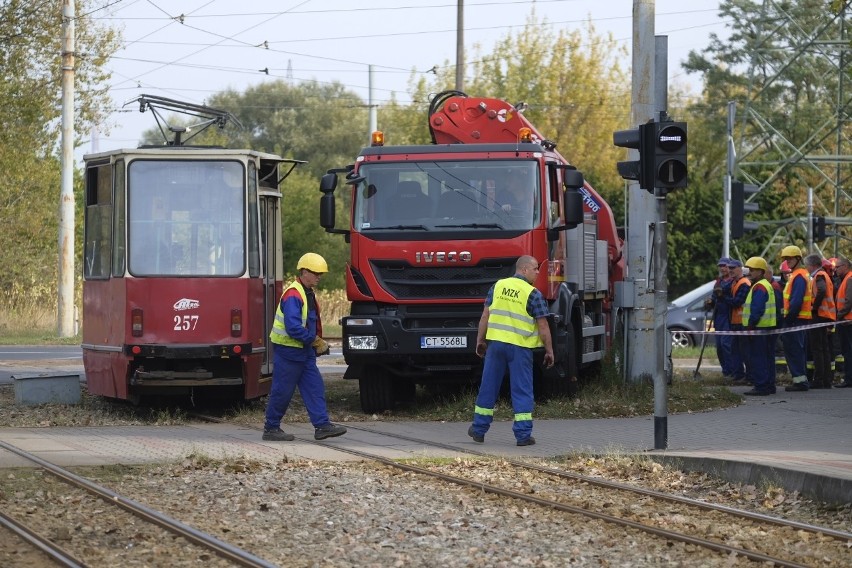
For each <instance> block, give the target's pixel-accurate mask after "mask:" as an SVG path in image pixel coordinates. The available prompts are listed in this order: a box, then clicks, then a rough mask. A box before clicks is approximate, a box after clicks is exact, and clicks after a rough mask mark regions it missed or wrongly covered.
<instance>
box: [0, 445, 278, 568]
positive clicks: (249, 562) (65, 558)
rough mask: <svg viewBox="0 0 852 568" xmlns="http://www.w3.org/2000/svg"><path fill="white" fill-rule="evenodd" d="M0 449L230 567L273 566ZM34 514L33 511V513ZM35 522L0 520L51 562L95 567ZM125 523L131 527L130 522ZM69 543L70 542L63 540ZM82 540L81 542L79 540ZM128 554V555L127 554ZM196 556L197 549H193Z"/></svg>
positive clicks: (56, 513) (28, 457) (53, 468)
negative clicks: (218, 558)
mask: <svg viewBox="0 0 852 568" xmlns="http://www.w3.org/2000/svg"><path fill="white" fill-rule="evenodd" d="M0 448H2V449H4V450H7V451H9V452H12V453H14V454H16V455H18V456H20V457H22V458H24V459H26V460H28V461H31V462H33V463H34V464H36V465H37V466H39V467H40V468H42V469H43V470H44V471H45V472H47V473H49V474H51V475H53V476H55V477H57V478H59V479H61V480H62V481H63V482H65V483H66V484H68V485H69V486H70V487H71V488H72V491H77V492H79V493H80V494H84V493H87V494H89V495H92V496H95V497H99V498H100V499H102V500H103V501H104V502H106V503H109V504H110V505H111V506H114V507H118V508H120V509H123V510H124V511H126V512H127V513H128V515H132V516H134V517H137V518H139V519H142V520H143V521H145V522H146V523H148V524H150V525H154V527H156V528H155V530H162V531H167V532H169V533H172V534H173V535H175V536H177V537H180V538H182V539H185V540H186V541H187V542H188V543H191V544H193V545H195V546H196V547H198V548H200V549H202V550H204V551H206V552H211V553H213V554H215V555H217V556H219V557H221V558H222V559H224V560H226V561H227V562H229V563H230V565H237V566H247V567H252V568H255V567H257V568H275V566H276V565H275V564H273V563H270V562H267V561H266V560H264V559H262V558H259V557H257V556H255V555H253V554H251V553H249V552H247V551H245V550H242V549H240V548H237V547H235V546H233V545H231V544H228V543H227V542H223V541H221V540H219V539H217V538H216V537H214V536H212V535H210V534H207V533H204V532H202V531H199V530H196V529H194V528H193V527H191V526H188V525H186V524H184V523H182V522H180V521H178V520H176V519H173V518H171V517H169V516H167V515H164V514H163V513H161V512H159V511H156V510H154V509H151V508H149V507H147V506H145V505H143V504H142V503H138V502H136V501H134V500H132V499H129V498H127V497H124V496H122V495H119V494H118V493H115V492H113V491H111V490H110V489H108V488H106V487H103V486H101V485H98V484H96V483H93V482H92V481H89V480H87V479H85V478H83V477H80V476H78V475H76V474H74V473H72V472H70V471H68V470H67V469H64V468H61V467H59V466H56V465H54V464H52V463H50V462H48V461H45V460H43V459H41V458H39V457H38V456H35V455H33V454H30V453H29V452H25V451H23V450H21V449H20V448H17V447H15V446H13V445H11V444H7V443H5V442H2V441H0ZM84 497H85V495H80V496H76V497H75V496H69V495H67V494H64V493H63V496H62V499H47V500H46V502H49V504H50V506H51V510H50V511H39V512H37V513H41V514H43V515H47V516H50V517H59V516H60V515H61V511H60V510H54V509H53V507H58V501H68V500H70V501H72V502H76V500H77V499H82V498H84ZM34 513H36V512H34ZM92 514H93V515H96V514H98V511H97V510H96V508H95V507H94V505H93V507H92ZM32 516H33V518H34V519H38V518H40V516H39V515H38V514H34V515H32ZM34 524H35V522H24V521H22V520H21V519H14V518H12V517H9V516H7V515H5V514H3V515H2V517H0V525H2V526H4V527H6V529H8V530H10V531H12V532H13V533H15V534H16V535H18V537H20V538H22V539H23V540H24V541H26V542H27V543H29V544H30V545H32V546H33V547H35V548H37V549H38V550H39V551H41V552H42V553H43V554H45V555H46V556H47V557H49V558H50V559H51V560H53V561H54V563H56V564H59V565H62V566H68V567H78V566H87V565H97V564H87V563H86V561H85V559H81V558H83V557H84V556H85V554H86V550H85V549H86V548H89V547H87V546H83V547H82V548H83V549H84V550H83V551H82V552H81V551H77V550H74V551H69V550H66V548H68V546H65V547H63V546H61V545H59V544H58V543H57V542H56V540H57V539H56V537H54V538H50V537H49V536H47V535H45V534H44V530H43V525H42V526H40V527H39V528H38V529H36V528H35V527H33V525H34ZM128 524H131V525H132V524H133V523H132V521H131V522H129V523H128ZM139 530H142V529H138V527H136V528H134V532H138V531H139ZM66 540H68V541H69V542H70V541H71V539H70V538H69V539H66ZM80 540H85V539H80ZM128 554H132V551H131V552H128ZM196 554H197V549H196Z"/></svg>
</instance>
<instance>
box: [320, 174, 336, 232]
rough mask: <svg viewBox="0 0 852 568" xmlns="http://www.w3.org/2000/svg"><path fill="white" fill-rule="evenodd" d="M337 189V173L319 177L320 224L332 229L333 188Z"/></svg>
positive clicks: (326, 228)
mask: <svg viewBox="0 0 852 568" xmlns="http://www.w3.org/2000/svg"><path fill="white" fill-rule="evenodd" d="M335 189H337V174H325V175H324V176H322V178H321V179H320V191H321V192H322V197H320V226H321V227H322V228H324V229H325V230H329V229H334V190H335Z"/></svg>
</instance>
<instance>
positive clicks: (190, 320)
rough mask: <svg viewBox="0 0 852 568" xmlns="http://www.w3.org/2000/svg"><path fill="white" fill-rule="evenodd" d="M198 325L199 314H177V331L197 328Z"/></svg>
mask: <svg viewBox="0 0 852 568" xmlns="http://www.w3.org/2000/svg"><path fill="white" fill-rule="evenodd" d="M197 325H198V316H175V331H190V330H195V326H197Z"/></svg>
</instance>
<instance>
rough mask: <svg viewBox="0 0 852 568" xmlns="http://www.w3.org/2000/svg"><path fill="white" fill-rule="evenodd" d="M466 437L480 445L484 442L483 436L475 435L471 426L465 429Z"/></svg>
mask: <svg viewBox="0 0 852 568" xmlns="http://www.w3.org/2000/svg"><path fill="white" fill-rule="evenodd" d="M467 435H468V436H470V437H471V438H473V441H474V442H476V443H477V444H482V443H484V442H485V436H483V435H482V434H477V433H476V432H475V431H474V430H473V426H471V427H470V428H468V429H467Z"/></svg>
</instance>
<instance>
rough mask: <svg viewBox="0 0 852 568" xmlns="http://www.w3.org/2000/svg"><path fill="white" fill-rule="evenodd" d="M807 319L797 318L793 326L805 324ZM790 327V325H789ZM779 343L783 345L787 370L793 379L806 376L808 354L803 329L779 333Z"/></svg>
mask: <svg viewBox="0 0 852 568" xmlns="http://www.w3.org/2000/svg"><path fill="white" fill-rule="evenodd" d="M808 323H810V321H808V320H802V319H797V320H796V321H795V323H793V326H798V325H806V324H808ZM791 327H792V326H791ZM781 344H782V345H784V359H785V360H786V361H787V370H789V371H790V376H791V377H793V378H794V379H795V378H797V377H806V376H807V371H806V370H805V367H806V365H807V360H808V354H807V352H806V351H805V330H804V329H801V330H798V331H789V332H787V333H782V334H781Z"/></svg>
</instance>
